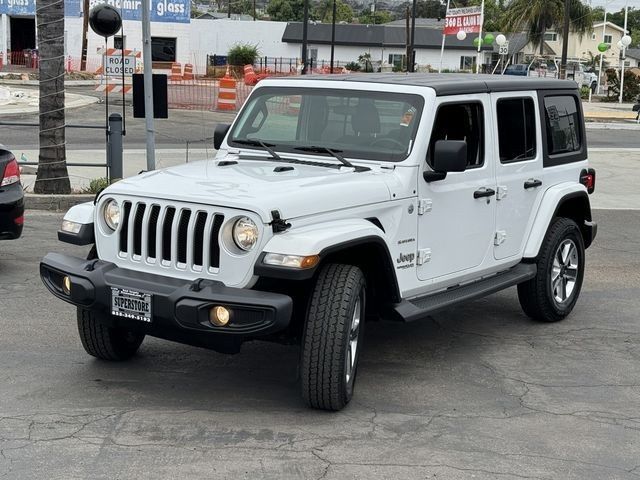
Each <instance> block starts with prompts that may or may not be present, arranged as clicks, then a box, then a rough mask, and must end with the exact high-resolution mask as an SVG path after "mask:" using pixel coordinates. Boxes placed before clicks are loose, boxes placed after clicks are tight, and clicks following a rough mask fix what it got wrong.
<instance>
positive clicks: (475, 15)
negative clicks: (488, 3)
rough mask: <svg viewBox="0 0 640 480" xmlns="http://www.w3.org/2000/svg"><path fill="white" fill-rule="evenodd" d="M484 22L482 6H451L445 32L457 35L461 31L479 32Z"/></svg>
mask: <svg viewBox="0 0 640 480" xmlns="http://www.w3.org/2000/svg"><path fill="white" fill-rule="evenodd" d="M481 24H482V7H464V8H450V9H449V10H447V18H445V20H444V34H445V35H455V34H456V33H458V32H459V31H461V30H462V31H463V32H466V33H479V32H480V27H481Z"/></svg>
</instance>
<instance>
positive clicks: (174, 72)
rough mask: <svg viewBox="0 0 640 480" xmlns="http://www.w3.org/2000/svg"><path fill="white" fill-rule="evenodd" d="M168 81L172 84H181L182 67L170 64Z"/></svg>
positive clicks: (177, 64) (178, 64)
mask: <svg viewBox="0 0 640 480" xmlns="http://www.w3.org/2000/svg"><path fill="white" fill-rule="evenodd" d="M169 80H171V81H172V82H181V81H182V65H181V64H180V63H177V62H176V63H172V64H171V76H170V77H169Z"/></svg>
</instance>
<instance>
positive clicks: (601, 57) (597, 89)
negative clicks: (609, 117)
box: [596, 9, 607, 95]
mask: <svg viewBox="0 0 640 480" xmlns="http://www.w3.org/2000/svg"><path fill="white" fill-rule="evenodd" d="M606 29H607V10H606V9H605V11H604V23H603V24H602V43H604V35H605V32H606ZM603 59H604V52H600V68H599V69H598V86H597V87H596V92H598V95H600V81H601V79H602V61H603Z"/></svg>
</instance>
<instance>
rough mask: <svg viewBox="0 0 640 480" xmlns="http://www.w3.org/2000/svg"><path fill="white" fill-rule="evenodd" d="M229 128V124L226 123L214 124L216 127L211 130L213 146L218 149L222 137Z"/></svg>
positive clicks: (222, 139)
mask: <svg viewBox="0 0 640 480" xmlns="http://www.w3.org/2000/svg"><path fill="white" fill-rule="evenodd" d="M229 128H231V125H230V124H228V123H219V124H218V125H216V129H215V130H214V132H213V148H215V149H216V150H220V146H221V145H222V142H223V141H224V137H226V136H227V132H229Z"/></svg>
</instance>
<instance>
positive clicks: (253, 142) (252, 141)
mask: <svg viewBox="0 0 640 480" xmlns="http://www.w3.org/2000/svg"><path fill="white" fill-rule="evenodd" d="M232 142H235V143H240V144H242V145H251V146H253V147H262V148H264V149H265V150H266V151H267V152H269V154H270V155H271V157H272V158H274V159H275V160H282V157H280V155H278V154H277V153H276V151H275V150H274V149H273V148H271V147H275V145H274V144H273V143H266V142H263V141H262V140H259V139H257V138H247V139H246V140H243V139H240V140H235V139H234V140H232Z"/></svg>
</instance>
